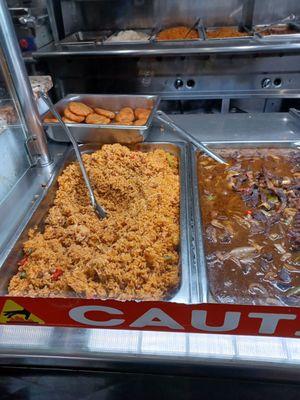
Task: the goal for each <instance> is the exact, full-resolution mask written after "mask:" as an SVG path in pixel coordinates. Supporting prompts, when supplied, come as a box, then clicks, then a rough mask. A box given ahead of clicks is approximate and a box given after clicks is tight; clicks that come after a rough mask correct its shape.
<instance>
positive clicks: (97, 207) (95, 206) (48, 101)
mask: <svg viewBox="0 0 300 400" xmlns="http://www.w3.org/2000/svg"><path fill="white" fill-rule="evenodd" d="M39 95H40V97H41V98H42V99H43V100H44V102H45V103H46V104H47V106H48V107H49V110H50V111H51V112H52V114H53V115H54V116H55V117H56V118H57V119H58V122H59V123H60V125H61V126H62V128H63V130H64V131H65V132H66V134H67V136H68V138H69V139H70V142H71V143H72V145H73V148H74V151H75V154H76V157H77V160H78V162H79V165H80V169H81V173H82V176H83V179H84V181H85V184H86V187H87V189H88V191H89V196H90V201H91V205H92V207H93V209H94V211H95V213H96V214H97V215H98V217H100V218H101V219H102V218H105V217H106V216H107V214H106V211H105V210H104V208H103V207H101V206H100V204H98V203H97V200H96V197H95V195H94V191H93V189H92V185H91V183H90V180H89V177H88V175H87V172H86V169H85V166H84V164H83V161H82V157H81V152H80V149H79V147H78V144H77V142H76V140H75V139H74V137H73V134H72V133H71V131H70V129H69V128H68V126H67V125H66V124H65V123H64V121H63V120H62V119H61V116H60V114H59V113H58V112H57V111H56V110H55V107H54V105H53V103H52V101H51V99H50V97H49V96H48V95H47V94H46V93H45V92H40V94H39Z"/></svg>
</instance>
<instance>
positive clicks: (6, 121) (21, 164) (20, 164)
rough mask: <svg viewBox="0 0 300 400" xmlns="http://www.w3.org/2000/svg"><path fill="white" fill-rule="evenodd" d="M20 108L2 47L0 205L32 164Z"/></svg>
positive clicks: (0, 74) (0, 62)
mask: <svg viewBox="0 0 300 400" xmlns="http://www.w3.org/2000/svg"><path fill="white" fill-rule="evenodd" d="M19 109H20V108H19V103H18V100H17V97H16V95H15V91H14V88H13V85H12V81H11V78H10V74H9V71H8V69H7V64H6V61H5V59H4V56H3V52H2V49H1V46H0V160H1V163H0V204H1V203H2V201H3V200H4V199H5V198H6V196H7V195H8V193H9V192H10V191H11V190H12V188H13V187H14V185H15V184H16V182H17V181H18V180H19V179H20V178H21V176H22V175H23V174H24V172H25V171H26V170H27V169H28V168H29V167H30V164H29V160H28V157H27V154H26V151H25V145H24V144H25V140H26V135H25V131H24V127H23V125H22V117H20V115H21V114H20V112H19Z"/></svg>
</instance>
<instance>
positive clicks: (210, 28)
mask: <svg viewBox="0 0 300 400" xmlns="http://www.w3.org/2000/svg"><path fill="white" fill-rule="evenodd" d="M220 28H233V29H237V30H238V29H239V27H238V26H218V27H217V26H216V27H204V28H203V32H204V38H205V40H209V41H211V40H234V41H236V40H240V39H242V40H245V39H248V40H249V39H251V38H252V37H253V34H252V33H251V32H249V31H248V30H246V29H245V28H244V27H240V29H244V31H245V33H246V35H243V36H224V37H217V38H209V37H208V36H207V32H214V31H217V30H218V29H220Z"/></svg>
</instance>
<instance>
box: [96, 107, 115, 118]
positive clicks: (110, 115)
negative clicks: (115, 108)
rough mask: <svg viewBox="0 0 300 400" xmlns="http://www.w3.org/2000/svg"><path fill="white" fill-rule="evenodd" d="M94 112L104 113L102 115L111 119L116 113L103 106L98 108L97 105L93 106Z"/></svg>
mask: <svg viewBox="0 0 300 400" xmlns="http://www.w3.org/2000/svg"><path fill="white" fill-rule="evenodd" d="M95 112H96V113H97V114H99V115H104V117H107V118H109V119H113V118H115V116H116V114H115V113H114V112H112V111H109V110H105V109H104V108H99V107H96V108H95Z"/></svg>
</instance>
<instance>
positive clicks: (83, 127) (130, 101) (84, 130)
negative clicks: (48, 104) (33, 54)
mask: <svg viewBox="0 0 300 400" xmlns="http://www.w3.org/2000/svg"><path fill="white" fill-rule="evenodd" d="M70 101H80V102H83V103H85V104H87V105H89V106H91V107H101V108H106V109H108V110H112V111H119V110H120V109H121V108H122V107H132V108H137V107H143V108H152V112H151V114H150V116H149V118H148V120H147V122H146V124H145V125H143V126H127V125H112V124H109V125H98V124H97V125H96V124H67V125H68V126H69V128H70V129H71V132H72V133H73V136H74V137H75V139H76V140H77V142H79V143H117V142H118V143H124V144H130V143H137V142H142V141H144V140H145V139H146V137H147V135H148V133H149V128H150V126H151V123H152V119H153V115H154V113H155V112H156V110H157V107H158V105H159V101H160V99H159V97H158V96H142V95H110V94H103V95H102V94H69V95H68V96H66V97H64V98H63V99H61V100H60V101H59V102H58V103H56V104H55V108H56V109H57V111H58V112H59V113H63V111H64V109H65V108H66V107H67V105H68V103H69V102H70ZM50 114H51V113H49V112H47V113H45V114H44V115H43V116H42V118H45V117H47V116H50ZM44 126H46V130H47V134H48V136H49V137H50V138H51V139H52V140H54V141H56V142H69V139H68V138H67V136H66V134H65V133H64V131H63V129H62V128H61V126H60V125H59V124H58V123H44Z"/></svg>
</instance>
